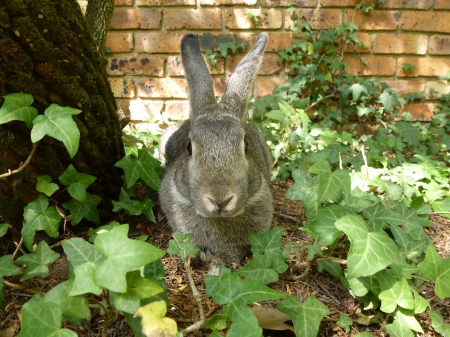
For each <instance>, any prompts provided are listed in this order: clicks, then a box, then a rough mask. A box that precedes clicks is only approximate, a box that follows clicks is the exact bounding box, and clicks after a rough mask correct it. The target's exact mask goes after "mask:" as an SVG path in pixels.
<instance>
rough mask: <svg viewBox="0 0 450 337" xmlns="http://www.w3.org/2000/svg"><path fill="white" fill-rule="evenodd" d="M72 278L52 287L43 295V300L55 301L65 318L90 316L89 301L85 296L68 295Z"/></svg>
mask: <svg viewBox="0 0 450 337" xmlns="http://www.w3.org/2000/svg"><path fill="white" fill-rule="evenodd" d="M72 284H73V279H69V280H67V281H65V282H63V283H60V284H58V285H57V286H55V287H54V288H52V289H51V290H50V291H49V292H48V293H47V294H45V296H44V297H43V299H44V301H45V302H53V303H56V304H57V305H58V306H59V307H60V308H61V313H62V315H63V316H64V317H66V318H79V319H85V318H87V317H89V316H91V310H90V309H89V303H88V300H87V298H86V297H81V296H70V295H69V293H70V289H71V288H72Z"/></svg>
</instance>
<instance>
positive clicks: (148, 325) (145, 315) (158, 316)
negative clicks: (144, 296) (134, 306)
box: [136, 301, 178, 337]
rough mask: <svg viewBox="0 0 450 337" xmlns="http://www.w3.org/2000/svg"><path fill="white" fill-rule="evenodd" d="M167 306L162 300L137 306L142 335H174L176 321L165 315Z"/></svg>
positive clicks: (165, 336)
mask: <svg viewBox="0 0 450 337" xmlns="http://www.w3.org/2000/svg"><path fill="white" fill-rule="evenodd" d="M166 313H167V306H166V303H165V302H164V301H155V302H152V303H150V304H147V305H146V306H144V307H141V308H139V310H138V313H137V314H136V315H137V316H141V317H142V321H141V324H142V332H143V333H144V335H146V336H148V337H150V336H164V337H175V336H176V334H177V331H178V329H177V323H176V322H175V321H174V320H173V319H172V318H169V317H165V316H166Z"/></svg>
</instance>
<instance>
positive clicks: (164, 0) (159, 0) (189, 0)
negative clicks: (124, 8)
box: [136, 0, 196, 6]
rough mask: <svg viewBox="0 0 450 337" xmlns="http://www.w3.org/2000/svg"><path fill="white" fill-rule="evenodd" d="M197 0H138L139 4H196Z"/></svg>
mask: <svg viewBox="0 0 450 337" xmlns="http://www.w3.org/2000/svg"><path fill="white" fill-rule="evenodd" d="M195 1H196V0H136V2H137V5H138V6H194V5H195Z"/></svg>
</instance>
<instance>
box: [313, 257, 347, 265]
mask: <svg viewBox="0 0 450 337" xmlns="http://www.w3.org/2000/svg"><path fill="white" fill-rule="evenodd" d="M314 260H315V261H316V262H320V261H331V262H334V263H339V264H343V265H346V264H347V260H343V259H338V258H337V257H331V256H326V257H318V258H316V259H314Z"/></svg>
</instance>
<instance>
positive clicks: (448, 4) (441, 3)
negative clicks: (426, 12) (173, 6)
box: [434, 0, 450, 9]
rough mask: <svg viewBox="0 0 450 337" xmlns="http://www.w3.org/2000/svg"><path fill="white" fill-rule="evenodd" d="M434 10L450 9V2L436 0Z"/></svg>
mask: <svg viewBox="0 0 450 337" xmlns="http://www.w3.org/2000/svg"><path fill="white" fill-rule="evenodd" d="M434 9H450V2H449V1H448V0H436V3H435V4H434Z"/></svg>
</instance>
